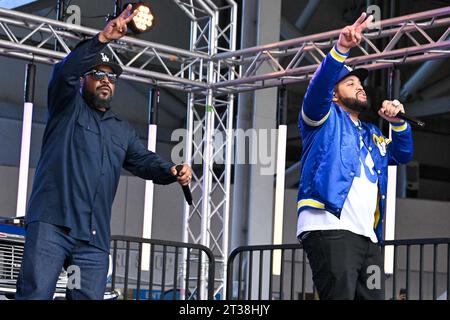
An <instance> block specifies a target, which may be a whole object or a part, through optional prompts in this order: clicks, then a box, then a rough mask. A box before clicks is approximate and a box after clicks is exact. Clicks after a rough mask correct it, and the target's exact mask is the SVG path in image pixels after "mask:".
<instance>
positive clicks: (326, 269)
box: [301, 230, 385, 300]
mask: <svg viewBox="0 0 450 320" xmlns="http://www.w3.org/2000/svg"><path fill="white" fill-rule="evenodd" d="M301 236H302V239H301V241H302V243H303V248H304V250H305V251H306V254H307V256H308V260H309V263H310V265H311V269H312V272H313V281H314V285H315V287H316V289H317V291H318V293H319V298H320V299H321V300H329V299H336V300H354V299H356V300H384V298H385V297H384V268H383V259H382V257H381V248H380V247H379V246H378V245H377V244H375V243H373V242H372V241H370V239H369V238H367V237H364V236H360V235H357V234H355V233H353V232H350V231H346V230H320V231H311V232H309V233H308V232H305V233H303V234H302V235H301Z"/></svg>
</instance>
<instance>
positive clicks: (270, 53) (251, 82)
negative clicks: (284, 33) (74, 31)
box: [210, 6, 450, 92]
mask: <svg viewBox="0 0 450 320" xmlns="http://www.w3.org/2000/svg"><path fill="white" fill-rule="evenodd" d="M449 25H450V6H449V7H444V8H440V9H435V10H431V11H425V12H421V13H416V14H411V15H407V16H402V17H397V18H392V19H388V20H383V21H380V22H379V25H376V27H377V29H372V30H368V31H367V32H366V33H364V35H363V41H362V42H361V44H360V45H359V46H358V47H357V48H354V49H353V50H352V56H351V58H349V59H347V60H346V64H348V65H350V66H353V67H357V66H359V67H364V68H367V69H369V70H376V69H381V68H388V67H392V66H396V65H401V64H406V63H417V62H421V61H426V60H431V59H438V58H443V57H448V56H450V37H449V36H450V28H449ZM429 30H433V32H434V33H436V32H439V37H438V38H436V37H435V39H436V40H434V39H433V37H432V36H430V35H429V34H428V33H427V31H429ZM339 33H340V29H339V30H334V31H329V32H324V33H319V34H314V35H310V36H305V37H300V38H296V39H291V40H286V41H281V42H277V43H272V44H267V45H262V46H259V47H252V48H248V49H243V50H238V51H235V52H226V53H219V54H217V55H215V56H214V57H213V59H214V61H215V62H216V63H217V64H219V63H220V64H222V66H223V67H228V68H230V69H233V72H235V71H234V70H238V71H237V72H235V79H234V80H230V79H223V78H219V79H218V80H219V81H217V82H215V83H212V84H210V86H211V87H212V88H213V90H215V91H218V92H242V91H249V90H257V89H261V88H268V87H274V86H280V85H286V84H290V83H296V82H301V81H306V80H308V79H310V78H311V77H312V75H313V74H314V72H315V70H316V69H317V67H318V66H319V64H320V62H321V60H322V59H323V58H324V57H325V55H326V54H327V53H328V51H329V50H330V49H331V47H332V46H333V45H334V43H335V42H336V41H337V39H338V37H339ZM383 39H385V40H386V42H387V43H388V44H387V45H386V47H385V48H384V49H381V48H380V46H379V45H376V43H375V41H376V40H383ZM379 42H380V43H381V42H382V41H379ZM307 58H309V59H307ZM266 66H269V68H266ZM264 69H268V70H269V71H266V72H261V70H264Z"/></svg>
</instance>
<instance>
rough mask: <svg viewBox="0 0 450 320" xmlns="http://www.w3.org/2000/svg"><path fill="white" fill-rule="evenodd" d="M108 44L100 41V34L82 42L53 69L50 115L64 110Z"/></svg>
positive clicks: (49, 93) (49, 104) (49, 88)
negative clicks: (97, 55) (96, 57)
mask: <svg viewBox="0 0 450 320" xmlns="http://www.w3.org/2000/svg"><path fill="white" fill-rule="evenodd" d="M106 45H107V44H106V43H102V42H100V40H98V34H97V35H96V36H95V37H93V38H92V39H89V40H85V41H82V42H80V43H79V44H78V45H77V47H76V48H75V49H74V50H73V51H72V52H71V53H70V54H69V55H68V56H67V57H65V58H64V60H62V61H61V62H59V63H57V64H56V65H55V66H54V68H53V73H52V76H51V79H50V83H49V86H48V109H49V114H50V116H52V115H53V114H55V113H57V112H60V111H62V110H64V108H66V107H67V106H70V105H72V104H71V103H70V101H71V100H73V99H74V98H75V97H76V95H77V94H78V92H79V90H80V77H82V76H83V74H85V73H86V72H88V71H89V68H90V66H91V64H92V63H93V61H94V59H95V56H96V54H98V53H99V52H100V51H102V49H104V48H105V46H106Z"/></svg>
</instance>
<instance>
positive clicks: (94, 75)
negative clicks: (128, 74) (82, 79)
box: [84, 70, 118, 83]
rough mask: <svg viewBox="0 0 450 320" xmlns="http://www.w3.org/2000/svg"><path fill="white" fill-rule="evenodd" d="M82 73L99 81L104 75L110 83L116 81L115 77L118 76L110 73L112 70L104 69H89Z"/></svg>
mask: <svg viewBox="0 0 450 320" xmlns="http://www.w3.org/2000/svg"><path fill="white" fill-rule="evenodd" d="M84 75H85V76H87V75H92V78H93V79H94V80H95V81H100V80H102V79H103V78H104V77H105V76H107V77H108V80H109V82H111V83H116V81H117V78H118V76H117V74H115V73H112V72H106V71H101V70H91V71H89V72H87V73H85V74H84Z"/></svg>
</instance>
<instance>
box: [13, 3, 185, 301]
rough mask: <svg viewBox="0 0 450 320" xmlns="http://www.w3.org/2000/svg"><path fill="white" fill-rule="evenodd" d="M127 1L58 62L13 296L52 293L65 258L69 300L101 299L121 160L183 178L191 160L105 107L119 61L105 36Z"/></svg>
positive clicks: (111, 36) (125, 17) (114, 29)
mask: <svg viewBox="0 0 450 320" xmlns="http://www.w3.org/2000/svg"><path fill="white" fill-rule="evenodd" d="M131 9H132V7H131V5H128V7H127V9H125V10H124V12H122V14H121V15H120V16H119V17H117V18H116V19H114V20H111V21H110V22H109V23H108V24H107V25H106V27H105V28H104V29H103V30H102V31H101V32H100V33H98V34H97V35H96V36H95V37H93V38H92V39H89V40H86V41H83V42H81V43H80V44H79V45H78V46H77V47H76V48H75V49H74V50H73V51H72V52H71V53H70V54H69V55H68V56H67V57H66V58H65V59H64V60H63V61H61V62H60V63H58V64H56V65H55V67H54V69H53V74H52V78H51V80H50V84H49V88H48V111H49V117H48V122H47V126H46V129H45V133H44V137H43V144H42V151H41V157H40V159H39V163H38V166H37V168H36V174H35V178H34V182H33V191H32V193H31V196H30V201H29V204H28V210H27V217H26V226H27V234H26V242H25V249H24V255H23V260H22V266H21V270H20V274H19V276H18V280H17V294H16V299H18V300H25V299H27V300H28V299H39V300H47V299H52V298H53V294H54V291H55V287H56V282H57V280H58V276H59V274H60V272H61V269H62V267H63V266H66V267H67V266H77V267H78V268H79V276H80V278H81V279H79V282H78V283H79V285H78V286H73V287H71V288H67V290H66V298H67V299H70V300H80V299H96V300H98V299H103V295H104V292H105V288H106V277H107V274H108V266H109V247H110V220H111V207H112V203H113V200H114V196H115V193H116V190H117V186H118V183H119V178H120V172H121V169H122V168H125V169H126V170H128V171H130V172H131V173H132V174H134V175H136V176H139V177H141V178H144V179H149V180H153V181H154V183H156V184H169V183H172V182H175V181H178V183H180V184H181V185H183V186H184V185H187V184H188V183H189V182H190V180H191V174H192V171H191V168H190V167H189V166H188V165H187V164H184V165H183V168H182V169H181V170H180V173H179V174H178V176H177V170H176V167H175V164H174V163H172V162H170V161H165V160H164V159H162V158H161V157H160V156H159V155H157V154H155V153H153V152H150V151H148V150H147V148H145V147H144V145H143V144H142V143H141V142H140V140H139V137H138V135H137V134H136V132H135V130H134V129H133V128H132V127H131V126H130V125H129V124H128V123H127V122H126V121H124V120H122V119H120V118H119V117H118V116H117V115H116V114H115V113H114V112H113V111H112V110H111V109H110V101H111V99H112V97H113V96H114V91H115V88H116V81H117V79H118V77H119V75H120V74H121V72H122V68H121V67H120V66H119V65H118V64H116V63H114V62H113V61H112V60H111V58H110V57H109V56H108V50H107V49H106V46H107V44H108V42H110V41H113V40H118V39H120V38H122V37H123V36H124V35H125V34H126V32H127V23H128V22H129V21H130V20H131V19H132V18H133V17H134V16H136V14H137V11H134V12H133V13H131Z"/></svg>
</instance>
